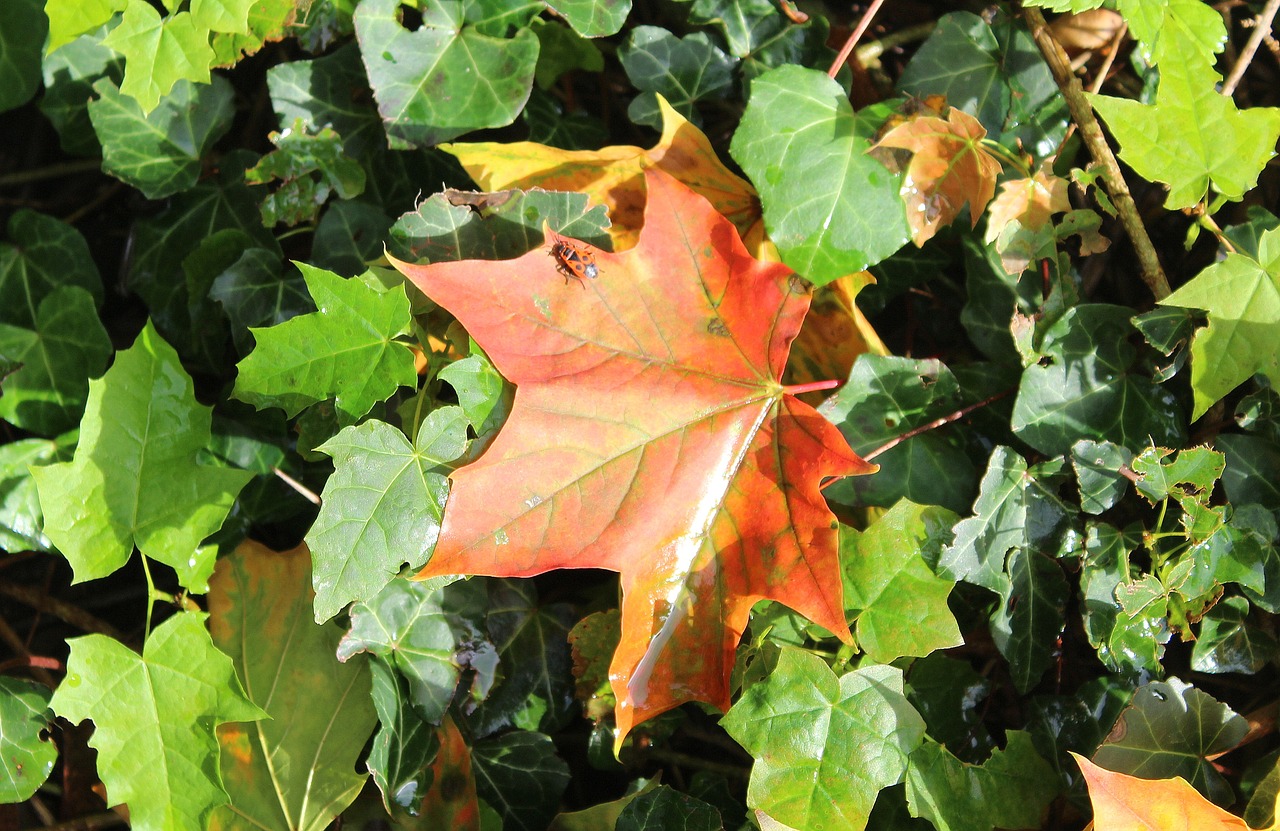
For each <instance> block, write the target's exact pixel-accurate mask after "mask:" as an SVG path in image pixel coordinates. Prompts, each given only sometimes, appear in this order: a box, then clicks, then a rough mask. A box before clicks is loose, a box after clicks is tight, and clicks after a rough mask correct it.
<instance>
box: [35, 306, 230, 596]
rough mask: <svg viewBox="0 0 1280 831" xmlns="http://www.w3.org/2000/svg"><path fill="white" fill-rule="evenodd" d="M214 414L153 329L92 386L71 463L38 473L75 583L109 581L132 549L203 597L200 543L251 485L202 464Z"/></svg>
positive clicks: (205, 564)
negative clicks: (167, 568) (169, 568)
mask: <svg viewBox="0 0 1280 831" xmlns="http://www.w3.org/2000/svg"><path fill="white" fill-rule="evenodd" d="M211 412H212V411H211V409H210V408H208V407H203V406H201V405H200V404H198V403H197V402H196V400H195V395H194V394H193V391H192V383H191V378H190V376H188V375H187V374H186V372H184V371H183V369H182V365H181V363H179V361H178V355H177V353H176V352H175V351H174V350H173V347H171V346H169V344H167V343H165V341H164V340H163V339H162V338H161V337H160V336H159V335H157V334H156V331H155V329H154V328H152V326H151V324H150V323H148V324H147V325H146V327H145V328H144V329H143V330H142V333H141V334H139V335H138V339H137V341H136V342H135V343H134V345H133V346H132V347H131V348H129V349H126V350H124V351H122V352H119V353H117V354H116V359H115V364H114V365H113V366H112V367H111V369H110V370H108V371H107V374H106V375H104V376H103V377H101V378H99V379H97V380H94V381H90V382H89V401H88V404H87V405H86V407H85V414H84V419H83V420H82V421H81V422H80V444H79V446H78V447H77V448H76V453H75V457H74V458H73V459H72V461H70V462H64V463H62V464H56V465H50V466H48V467H41V468H36V469H35V470H34V471H33V474H34V475H35V478H36V487H37V489H38V490H39V493H40V507H41V509H42V510H43V511H44V516H45V533H46V534H48V536H49V539H50V540H52V541H53V544H54V545H56V546H57V547H58V550H60V551H61V552H62V553H63V554H64V555H65V556H66V558H67V560H69V561H70V563H71V567H72V569H74V571H75V581H76V582H81V581H84V580H91V579H94V578H97V577H105V576H106V575H108V574H111V573H112V572H113V571H115V570H116V569H118V568H120V567H121V566H122V565H124V564H125V562H126V561H127V560H128V559H129V555H130V554H131V553H132V552H133V547H134V546H135V545H136V546H137V547H138V548H140V549H141V550H142V553H143V554H144V555H145V556H147V557H150V558H152V559H153V560H159V561H160V562H162V563H165V564H167V565H169V566H172V567H173V568H174V569H175V570H176V571H177V572H178V579H179V581H180V582H181V583H182V585H183V586H185V587H186V588H188V589H190V590H192V591H195V592H199V593H203V592H204V591H206V586H207V581H208V579H209V574H210V573H211V572H212V571H213V557H214V555H215V553H216V552H215V551H213V550H212V549H208V550H200V543H201V542H202V541H203V540H204V539H205V538H206V537H208V536H209V535H210V534H212V533H213V532H214V531H217V530H218V528H219V527H221V526H222V521H223V520H224V519H225V518H226V516H227V512H228V511H229V510H230V509H231V504H232V502H233V501H234V500H235V497H236V494H237V493H239V492H240V489H241V488H243V487H244V486H245V484H246V483H248V481H249V479H250V478H252V474H251V473H249V472H248V471H244V470H234V469H231V468H225V467H212V466H209V465H203V464H200V463H199V462H198V459H197V456H198V454H199V453H200V451H201V450H203V449H204V448H205V447H206V446H207V445H208V444H209V425H210V419H211Z"/></svg>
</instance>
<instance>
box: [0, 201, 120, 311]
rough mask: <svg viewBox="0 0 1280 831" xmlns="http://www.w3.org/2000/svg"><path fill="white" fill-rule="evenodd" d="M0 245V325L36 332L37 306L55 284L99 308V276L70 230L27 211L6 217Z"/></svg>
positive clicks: (80, 240)
mask: <svg viewBox="0 0 1280 831" xmlns="http://www.w3.org/2000/svg"><path fill="white" fill-rule="evenodd" d="M8 231H9V239H10V242H3V243H0V323H9V324H12V325H14V326H21V327H22V328H24V329H35V328H36V326H37V324H36V321H37V319H38V318H39V309H40V303H41V301H43V300H44V299H45V298H46V297H48V296H49V294H51V293H52V292H53V291H54V290H55V289H57V288H58V287H59V286H79V287H80V288H82V289H84V290H85V291H87V292H89V294H90V295H92V296H93V301H94V305H95V306H100V305H102V278H101V277H100V276H98V267H97V266H96V265H95V264H94V262H93V256H92V254H90V253H89V245H88V243H86V242H85V240H84V237H82V236H80V232H79V231H77V230H76V229H75V228H73V227H71V226H70V225H67V224H66V223H65V222H62V221H61V220H57V219H54V218H53V217H51V216H45V215H44V214H39V213H36V212H35V211H30V210H26V209H25V208H24V209H22V210H19V211H15V212H14V214H13V216H11V217H9V226H8Z"/></svg>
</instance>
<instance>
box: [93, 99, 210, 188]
mask: <svg viewBox="0 0 1280 831" xmlns="http://www.w3.org/2000/svg"><path fill="white" fill-rule="evenodd" d="M212 80H213V82H212V84H210V85H205V84H193V83H191V82H190V81H185V80H180V81H178V82H176V83H175V84H174V86H173V90H172V91H171V92H170V93H169V94H168V95H166V96H165V97H164V99H163V100H162V101H161V102H160V104H159V105H158V106H157V107H156V108H155V109H153V110H151V112H149V113H146V114H144V113H143V112H142V108H141V107H140V106H139V105H138V102H137V101H136V100H135V99H133V98H131V97H129V96H125V95H121V94H120V91H119V90H118V89H117V88H116V85H115V83H113V82H112V81H111V80H109V79H106V78H104V79H102V80H100V81H98V82H97V83H96V84H94V86H93V89H94V92H96V93H97V95H98V99H97V100H96V101H90V102H89V117H90V118H91V119H92V120H93V129H94V132H95V133H96V134H97V136H98V139H99V141H100V142H101V143H102V169H103V170H104V171H105V172H107V173H109V174H111V175H112V176H115V177H116V178H117V179H119V180H120V181H122V182H124V183H125V184H128V185H132V186H133V187H135V188H137V189H138V190H140V191H142V193H143V195H145V196H146V197H147V198H148V199H163V198H164V197H166V196H172V195H173V194H175V193H179V192H181V191H184V190H187V189H188V188H190V187H192V186H193V185H194V184H195V183H196V180H197V179H198V178H199V177H200V172H201V159H202V158H203V157H204V155H205V153H206V152H208V150H209V148H211V147H212V146H213V144H214V142H216V141H217V140H218V139H219V138H221V137H222V136H223V134H224V133H226V131H227V130H229V129H230V128H231V119H232V117H233V116H234V115H235V112H234V108H233V106H232V99H233V98H234V97H235V92H234V90H233V89H232V88H231V83H230V82H229V81H227V80H226V79H225V78H221V77H216V78H213V79H212Z"/></svg>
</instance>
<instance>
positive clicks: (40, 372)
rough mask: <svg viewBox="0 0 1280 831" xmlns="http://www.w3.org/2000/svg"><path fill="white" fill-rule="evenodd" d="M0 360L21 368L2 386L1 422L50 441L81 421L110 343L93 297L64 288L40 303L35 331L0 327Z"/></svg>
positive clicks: (83, 292)
mask: <svg viewBox="0 0 1280 831" xmlns="http://www.w3.org/2000/svg"><path fill="white" fill-rule="evenodd" d="M0 355H3V356H4V357H5V358H7V359H9V360H11V361H15V362H19V363H21V364H22V365H23V366H22V368H21V369H19V370H18V371H17V372H14V373H13V374H12V375H9V376H7V377H6V378H4V380H3V381H0V393H2V394H0V418H3V419H5V420H6V421H8V422H9V423H10V424H12V425H14V426H15V427H19V428H21V429H23V430H27V431H29V432H32V433H37V434H40V435H45V436H53V435H57V434H58V433H62V432H65V431H67V430H70V429H72V428H73V427H75V426H76V425H77V424H78V423H79V422H80V416H81V414H82V413H83V411H84V403H85V398H86V397H87V395H88V392H89V378H90V376H93V375H100V374H101V373H102V371H103V370H104V369H106V368H107V359H108V358H110V357H111V339H110V338H109V337H108V336H107V330H106V329H104V328H102V322H101V321H100V320H99V319H98V310H97V309H96V308H94V298H93V296H92V295H91V294H89V292H87V291H85V290H84V289H82V288H80V287H79V286H62V287H60V288H57V289H54V290H53V291H52V292H51V293H50V294H49V295H48V296H47V297H45V298H44V299H43V300H41V301H40V308H39V309H38V310H37V312H36V328H35V329H34V330H31V329H22V328H19V327H17V326H10V325H8V324H4V323H0Z"/></svg>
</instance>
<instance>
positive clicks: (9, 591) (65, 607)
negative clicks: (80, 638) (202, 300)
mask: <svg viewBox="0 0 1280 831" xmlns="http://www.w3.org/2000/svg"><path fill="white" fill-rule="evenodd" d="M0 595H4V596H5V597H10V598H13V599H14V600H17V601H18V602H19V603H25V604H27V605H28V606H30V607H31V608H33V609H36V610H38V611H41V612H45V613H47V614H51V615H53V616H54V617H56V618H58V619H59V620H62V621H65V622H67V623H70V624H71V625H72V626H74V627H76V628H77V629H80V630H81V631H83V632H96V633H98V634H100V635H106V636H107V637H110V638H115V639H116V640H118V641H123V640H124V636H123V635H122V634H120V632H119V630H117V629H116V628H115V627H114V626H112V625H111V624H110V623H107V622H106V621H103V620H99V619H98V618H96V617H94V616H93V615H91V614H89V613H88V612H86V611H85V610H84V609H81V608H80V607H79V606H75V605H72V604H70V603H67V602H65V601H62V600H59V599H58V598H56V597H51V596H49V595H47V594H45V593H43V592H41V591H37V590H36V589H33V588H31V587H30V586H24V585H21V584H19V583H11V582H10V581H8V580H0Z"/></svg>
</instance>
